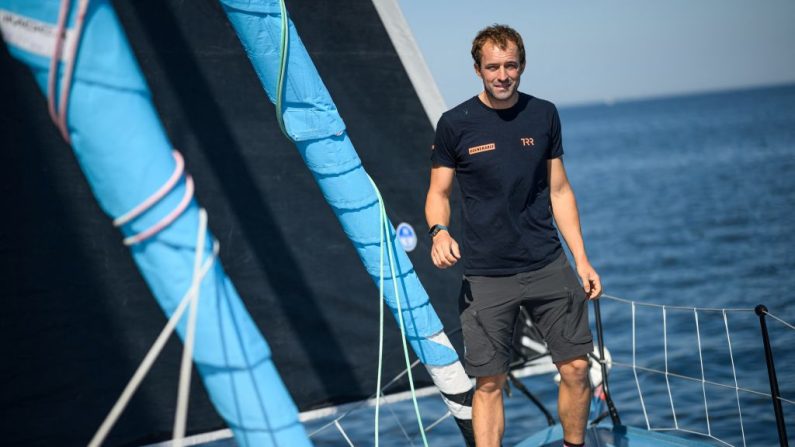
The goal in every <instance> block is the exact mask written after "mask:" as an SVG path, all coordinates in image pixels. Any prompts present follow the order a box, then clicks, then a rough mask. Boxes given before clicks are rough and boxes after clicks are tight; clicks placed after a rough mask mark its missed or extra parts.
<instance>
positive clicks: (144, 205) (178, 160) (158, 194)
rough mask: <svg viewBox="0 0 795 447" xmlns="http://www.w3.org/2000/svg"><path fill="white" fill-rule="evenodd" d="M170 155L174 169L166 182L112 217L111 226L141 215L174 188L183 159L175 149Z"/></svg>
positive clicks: (183, 163) (182, 168)
mask: <svg viewBox="0 0 795 447" xmlns="http://www.w3.org/2000/svg"><path fill="white" fill-rule="evenodd" d="M171 155H172V156H173V157H174V171H173V172H172V173H171V177H169V178H168V180H166V182H165V183H163V185H162V186H161V187H160V188H159V189H158V190H157V191H155V192H154V194H152V195H151V196H149V197H147V198H146V200H144V201H143V202H141V203H140V204H138V205H136V206H135V207H134V208H133V209H131V210H130V211H127V212H126V213H124V214H122V215H121V216H119V217H117V218H115V219H113V226H115V227H120V226H122V225H124V224H126V223H127V222H129V221H131V220H133V219H135V218H136V217H138V216H139V215H141V213H143V212H144V211H146V210H147V209H149V207H151V206H152V205H154V204H155V203H157V202H159V201H160V200H161V199H162V198H163V197H165V195H166V194H167V193H168V192H169V191H171V189H173V188H174V186H175V185H176V184H177V180H179V179H180V177H182V173H183V172H184V171H185V159H184V158H183V157H182V154H180V153H179V151H176V150H174V151H171Z"/></svg>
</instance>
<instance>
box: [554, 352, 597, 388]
mask: <svg viewBox="0 0 795 447" xmlns="http://www.w3.org/2000/svg"><path fill="white" fill-rule="evenodd" d="M555 366H557V367H558V372H560V379H561V380H562V381H563V382H564V383H566V384H567V385H574V384H582V383H587V380H588V370H589V369H590V364H589V362H588V358H587V357H585V356H583V357H576V358H573V359H569V360H564V361H562V362H558V363H556V364H555Z"/></svg>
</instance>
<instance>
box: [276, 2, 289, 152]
mask: <svg viewBox="0 0 795 447" xmlns="http://www.w3.org/2000/svg"><path fill="white" fill-rule="evenodd" d="M279 3H280V4H279V6H280V8H281V20H282V30H281V39H280V43H279V53H280V56H279V79H278V81H277V86H276V121H278V122H279V129H281V130H282V133H283V134H284V136H285V137H287V139H288V140H290V141H292V140H293V139H292V138H291V137H290V135H288V134H287V128H286V127H285V126H284V112H283V108H284V105H283V103H282V99H283V97H284V80H285V74H286V73H287V50H288V49H289V48H288V47H289V39H288V34H289V27H288V24H287V6H285V4H284V0H281V2H279Z"/></svg>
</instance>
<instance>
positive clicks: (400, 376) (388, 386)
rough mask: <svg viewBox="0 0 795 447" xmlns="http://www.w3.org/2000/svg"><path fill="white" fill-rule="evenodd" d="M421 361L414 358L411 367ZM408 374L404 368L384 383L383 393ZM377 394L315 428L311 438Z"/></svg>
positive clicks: (310, 435)
mask: <svg viewBox="0 0 795 447" xmlns="http://www.w3.org/2000/svg"><path fill="white" fill-rule="evenodd" d="M419 363H420V360H419V359H417V360H414V362H413V363H412V364H411V368H412V369H413V368H414V367H415V366H417V365H419ZM406 374H407V370H405V369H404V370H403V371H401V372H400V373H399V374H398V375H397V376H395V377H394V378H393V379H392V380H390V381H389V383H387V384H386V385H384V387H383V388H381V393H382V394H383V392H384V391H386V390H388V389H389V388H390V387H391V386H392V385H394V384H395V383H397V381H398V380H400V379H401V378H402V377H403V376H405V375H406ZM417 394H418V395H419V393H417ZM383 395H384V397H389V396H387V395H385V394H383ZM375 396H376V393H374V394H372V395H370V397H369V398H368V399H365V400H362V401H360V402H359V403H358V404H356V405H354V406H352V407H351V408H350V409H349V410H348V411H346V412H345V413H343V414H341V415H340V416H338V417H337V418H335V419H334V420H333V421H330V422H328V423H326V424H325V425H323V426H321V427H319V428H317V429H315V430H314V431H312V432H311V433H309V438H312V437H314V436H315V435H317V434H318V433H320V432H322V431H323V430H325V429H327V428H329V427H330V426H332V425H334V422H336V421H341V420H343V419H345V417H347V416H348V415H349V414H351V413H353V412H354V411H357V410H359V409H361V408H362V407H364V406H365V405H366V404H367V403H368V402H369V401H371V400H373V399H375ZM384 400H386V399H384Z"/></svg>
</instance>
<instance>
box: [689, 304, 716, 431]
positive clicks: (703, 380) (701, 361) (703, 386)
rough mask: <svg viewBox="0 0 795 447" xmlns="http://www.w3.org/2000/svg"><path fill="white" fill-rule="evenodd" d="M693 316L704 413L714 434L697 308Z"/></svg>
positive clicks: (708, 428) (708, 427) (708, 429)
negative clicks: (710, 422)
mask: <svg viewBox="0 0 795 447" xmlns="http://www.w3.org/2000/svg"><path fill="white" fill-rule="evenodd" d="M693 318H695V320H696V340H698V363H699V365H700V366H701V393H702V394H703V396H704V415H705V416H706V418H707V433H708V434H709V435H710V436H712V430H711V428H710V426H709V406H708V405H707V385H706V379H707V378H706V376H705V375H704V356H703V355H702V353H701V329H700V328H699V325H698V311H696V310H695V309H693Z"/></svg>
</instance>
